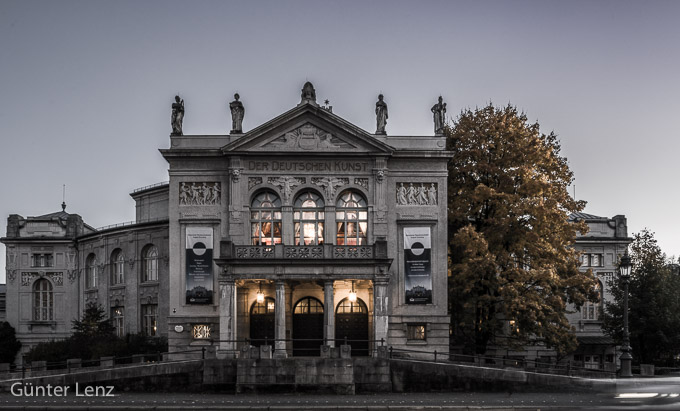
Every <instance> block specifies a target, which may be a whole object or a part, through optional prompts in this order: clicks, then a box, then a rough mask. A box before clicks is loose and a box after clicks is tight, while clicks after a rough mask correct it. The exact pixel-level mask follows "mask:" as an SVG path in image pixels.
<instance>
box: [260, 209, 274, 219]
mask: <svg viewBox="0 0 680 411" xmlns="http://www.w3.org/2000/svg"><path fill="white" fill-rule="evenodd" d="M261 215H262V219H263V220H271V219H272V212H271V211H263V212H262V214H261Z"/></svg>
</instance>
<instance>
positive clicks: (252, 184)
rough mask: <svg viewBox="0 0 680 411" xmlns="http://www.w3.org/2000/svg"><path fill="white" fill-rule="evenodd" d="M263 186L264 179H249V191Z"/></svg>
mask: <svg viewBox="0 0 680 411" xmlns="http://www.w3.org/2000/svg"><path fill="white" fill-rule="evenodd" d="M260 184H262V177H248V190H252V189H253V187H257V186H259V185H260Z"/></svg>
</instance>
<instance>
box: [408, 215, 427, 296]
mask: <svg viewBox="0 0 680 411" xmlns="http://www.w3.org/2000/svg"><path fill="white" fill-rule="evenodd" d="M431 248H432V241H431V238H430V227H404V287H405V291H406V304H432V258H431V254H432V252H431Z"/></svg>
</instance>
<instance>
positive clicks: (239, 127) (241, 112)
mask: <svg viewBox="0 0 680 411" xmlns="http://www.w3.org/2000/svg"><path fill="white" fill-rule="evenodd" d="M239 97H240V96H239V95H238V93H236V94H234V101H232V102H231V103H229V110H231V133H232V134H234V133H242V132H243V116H245V114H246V109H245V108H244V107H243V103H241V102H240V101H238V99H239Z"/></svg>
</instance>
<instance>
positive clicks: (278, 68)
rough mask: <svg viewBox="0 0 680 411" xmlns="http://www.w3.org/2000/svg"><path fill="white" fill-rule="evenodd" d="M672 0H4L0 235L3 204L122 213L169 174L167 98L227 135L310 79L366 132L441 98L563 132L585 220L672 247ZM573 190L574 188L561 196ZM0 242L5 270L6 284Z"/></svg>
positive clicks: (676, 100) (675, 146) (675, 56)
mask: <svg viewBox="0 0 680 411" xmlns="http://www.w3.org/2000/svg"><path fill="white" fill-rule="evenodd" d="M679 21H680V2H677V1H645V2H642V1H640V2H627V1H583V2H579V1H568V2H557V1H554V2H553V1H499V2H492V1H465V2H463V1H459V2H456V1H441V2H440V1H410V2H393V1H391V2H382V1H370V2H366V1H356V2H351V1H341V2H340V1H338V2H324V1H271V2H265V1H252V2H245V1H234V2H227V1H191V2H189V1H111V2H104V1H89V0H88V1H25V0H22V1H8V0H0V74H1V75H0V133H1V134H0V135H1V138H2V145H1V147H2V149H1V150H0V173H1V175H2V177H3V182H4V184H3V189H2V194H0V235H2V236H4V235H5V232H6V223H7V216H8V215H9V214H20V215H22V216H36V215H41V214H47V213H50V212H54V211H58V210H60V209H61V208H60V204H61V202H62V185H63V184H66V186H67V188H66V203H67V205H68V206H67V209H66V211H68V212H71V213H77V214H80V215H81V216H82V217H83V218H84V220H85V222H87V223H88V224H90V225H92V226H94V227H100V226H104V225H109V224H115V223H120V222H125V221H130V220H133V219H134V217H135V207H134V201H133V200H132V198H131V197H130V196H129V195H128V193H130V192H132V190H134V189H135V188H138V187H142V186H146V185H150V184H154V183H157V182H161V181H167V180H168V175H167V168H168V165H167V163H166V161H165V160H164V159H163V158H162V156H161V155H160V154H159V152H158V149H159V148H168V147H169V144H170V139H169V134H170V131H171V127H170V105H171V103H172V102H173V98H174V96H175V94H177V93H179V94H180V96H181V97H182V98H183V99H184V100H185V102H186V114H185V119H184V134H187V135H189V134H227V133H228V131H229V129H230V126H231V117H230V114H229V110H228V107H227V105H228V102H229V101H231V100H233V97H232V96H233V94H234V92H238V93H239V94H240V95H241V100H242V101H243V103H244V105H245V109H246V113H245V120H244V123H243V126H244V130H245V131H247V130H250V129H252V128H254V127H256V126H258V125H259V124H261V123H263V122H266V121H268V120H269V119H271V118H273V117H275V116H277V115H279V114H281V113H283V112H285V111H287V110H289V109H290V108H292V107H294V106H295V105H296V104H297V103H298V102H299V100H300V89H301V88H302V85H303V83H304V82H305V81H306V80H309V81H311V82H313V83H314V86H315V88H316V94H317V99H318V100H319V101H320V102H321V101H323V100H324V99H329V100H330V102H331V103H330V104H331V105H332V106H333V112H334V113H335V114H337V115H339V116H341V117H343V118H345V119H346V120H348V121H350V122H352V123H354V124H356V125H357V126H359V127H361V128H363V129H365V130H367V131H369V132H371V133H372V132H374V131H375V114H374V111H373V110H374V107H375V101H376V99H377V95H378V94H379V93H383V94H384V95H385V101H386V102H387V104H388V106H389V120H388V124H387V133H388V134H391V135H431V134H432V129H433V125H432V114H431V113H430V107H432V105H433V104H434V103H435V102H436V100H437V96H439V95H440V94H441V95H442V96H443V97H444V101H445V102H447V104H448V105H447V107H448V115H449V117H450V121H452V120H455V118H456V117H457V116H458V114H459V113H460V111H461V110H462V109H464V108H468V107H469V108H474V107H476V106H483V105H486V104H488V102H490V101H491V102H493V103H494V104H497V105H505V104H507V103H512V104H514V105H516V106H517V107H518V108H519V109H521V110H523V111H525V112H526V113H527V115H528V117H529V119H530V120H531V121H536V120H538V122H539V123H540V124H541V129H542V130H543V131H544V132H546V133H547V132H550V131H551V130H554V131H555V132H556V133H557V134H558V135H559V139H560V141H561V144H562V155H564V156H566V157H567V158H568V159H569V164H570V167H571V169H572V170H573V171H574V173H575V177H576V181H575V185H576V197H577V198H578V199H580V200H586V201H587V202H588V205H587V207H586V209H585V210H584V211H585V212H586V213H590V214H595V215H599V216H607V217H612V216H614V215H616V214H624V215H626V217H627V218H628V228H629V234H632V233H635V232H638V231H640V230H641V229H642V228H644V227H648V228H649V229H650V230H652V231H654V232H655V233H656V238H657V239H658V240H659V243H660V245H661V247H662V249H663V251H664V252H666V253H667V254H669V255H675V256H678V255H680V236H678V233H680V220H678V221H676V220H675V214H676V212H677V208H678V204H679V203H680V190H679V189H678V188H677V186H676V185H677V177H678V176H679V175H680V160H678V153H680V131H679V130H680V127H678V122H679V120H678V119H680V115H679V113H680V81H679V80H680V24H679V23H678V22H679ZM572 193H573V191H572ZM4 264H5V248H4V246H3V247H0V273H1V274H0V282H4V279H5V270H4Z"/></svg>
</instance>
